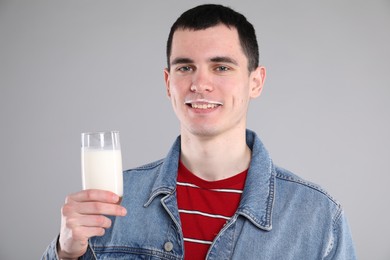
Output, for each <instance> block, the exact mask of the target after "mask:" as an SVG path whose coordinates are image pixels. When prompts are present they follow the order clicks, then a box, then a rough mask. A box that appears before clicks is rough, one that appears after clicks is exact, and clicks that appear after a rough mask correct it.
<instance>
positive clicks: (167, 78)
mask: <svg viewBox="0 0 390 260" xmlns="http://www.w3.org/2000/svg"><path fill="white" fill-rule="evenodd" d="M164 81H165V88H166V90H167V96H168V97H171V91H170V88H169V70H168V69H167V68H166V69H164Z"/></svg>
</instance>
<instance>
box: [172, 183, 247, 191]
mask: <svg viewBox="0 0 390 260" xmlns="http://www.w3.org/2000/svg"><path fill="white" fill-rule="evenodd" d="M177 185H180V186H187V187H192V188H198V189H199V188H200V187H199V186H196V185H194V184H192V183H187V182H177ZM210 190H212V191H217V192H230V193H240V194H241V193H242V190H234V189H210Z"/></svg>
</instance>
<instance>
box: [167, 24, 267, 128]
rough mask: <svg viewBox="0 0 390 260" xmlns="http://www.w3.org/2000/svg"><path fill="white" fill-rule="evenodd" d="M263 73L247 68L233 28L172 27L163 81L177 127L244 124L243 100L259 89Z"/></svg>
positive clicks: (217, 126)
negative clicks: (177, 122)
mask: <svg viewBox="0 0 390 260" xmlns="http://www.w3.org/2000/svg"><path fill="white" fill-rule="evenodd" d="M264 78H265V69H264V68H263V67H259V68H257V69H256V70H255V71H252V72H249V71H248V59H247V58H246V56H245V55H244V53H243V51H242V48H241V45H240V41H239V38H238V33H237V30H236V29H235V28H228V27H227V26H225V25H217V26H214V27H210V28H208V29H205V30H197V31H193V30H177V31H175V33H174V35H173V40H172V51H171V57H170V70H169V71H168V70H165V82H166V87H167V93H168V96H169V98H170V99H171V102H172V106H173V109H174V111H175V113H176V115H177V117H178V118H179V120H180V123H181V131H182V133H183V131H187V132H190V133H192V134H195V135H201V136H213V135H216V134H221V133H224V132H226V131H230V130H233V129H236V130H237V129H241V130H242V129H245V128H246V113H247V109H248V104H249V100H250V99H251V98H254V97H257V96H259V95H260V93H261V90H262V86H263V83H264Z"/></svg>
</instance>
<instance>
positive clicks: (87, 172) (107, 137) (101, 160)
mask: <svg viewBox="0 0 390 260" xmlns="http://www.w3.org/2000/svg"><path fill="white" fill-rule="evenodd" d="M81 172H82V181H83V189H84V190H85V189H99V190H107V191H112V192H114V193H116V194H117V195H118V196H119V197H120V198H121V199H122V196H123V174H122V155H121V147H120V142H119V132H118V131H109V132H91V133H82V134H81Z"/></svg>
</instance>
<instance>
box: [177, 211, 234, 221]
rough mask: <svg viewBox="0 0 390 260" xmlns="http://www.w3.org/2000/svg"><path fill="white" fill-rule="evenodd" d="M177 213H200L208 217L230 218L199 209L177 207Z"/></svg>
mask: <svg viewBox="0 0 390 260" xmlns="http://www.w3.org/2000/svg"><path fill="white" fill-rule="evenodd" d="M179 213H186V214H197V215H202V216H205V217H210V218H223V219H227V220H228V219H230V218H231V217H226V216H222V215H216V214H209V213H205V212H201V211H196V210H185V209H179Z"/></svg>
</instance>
